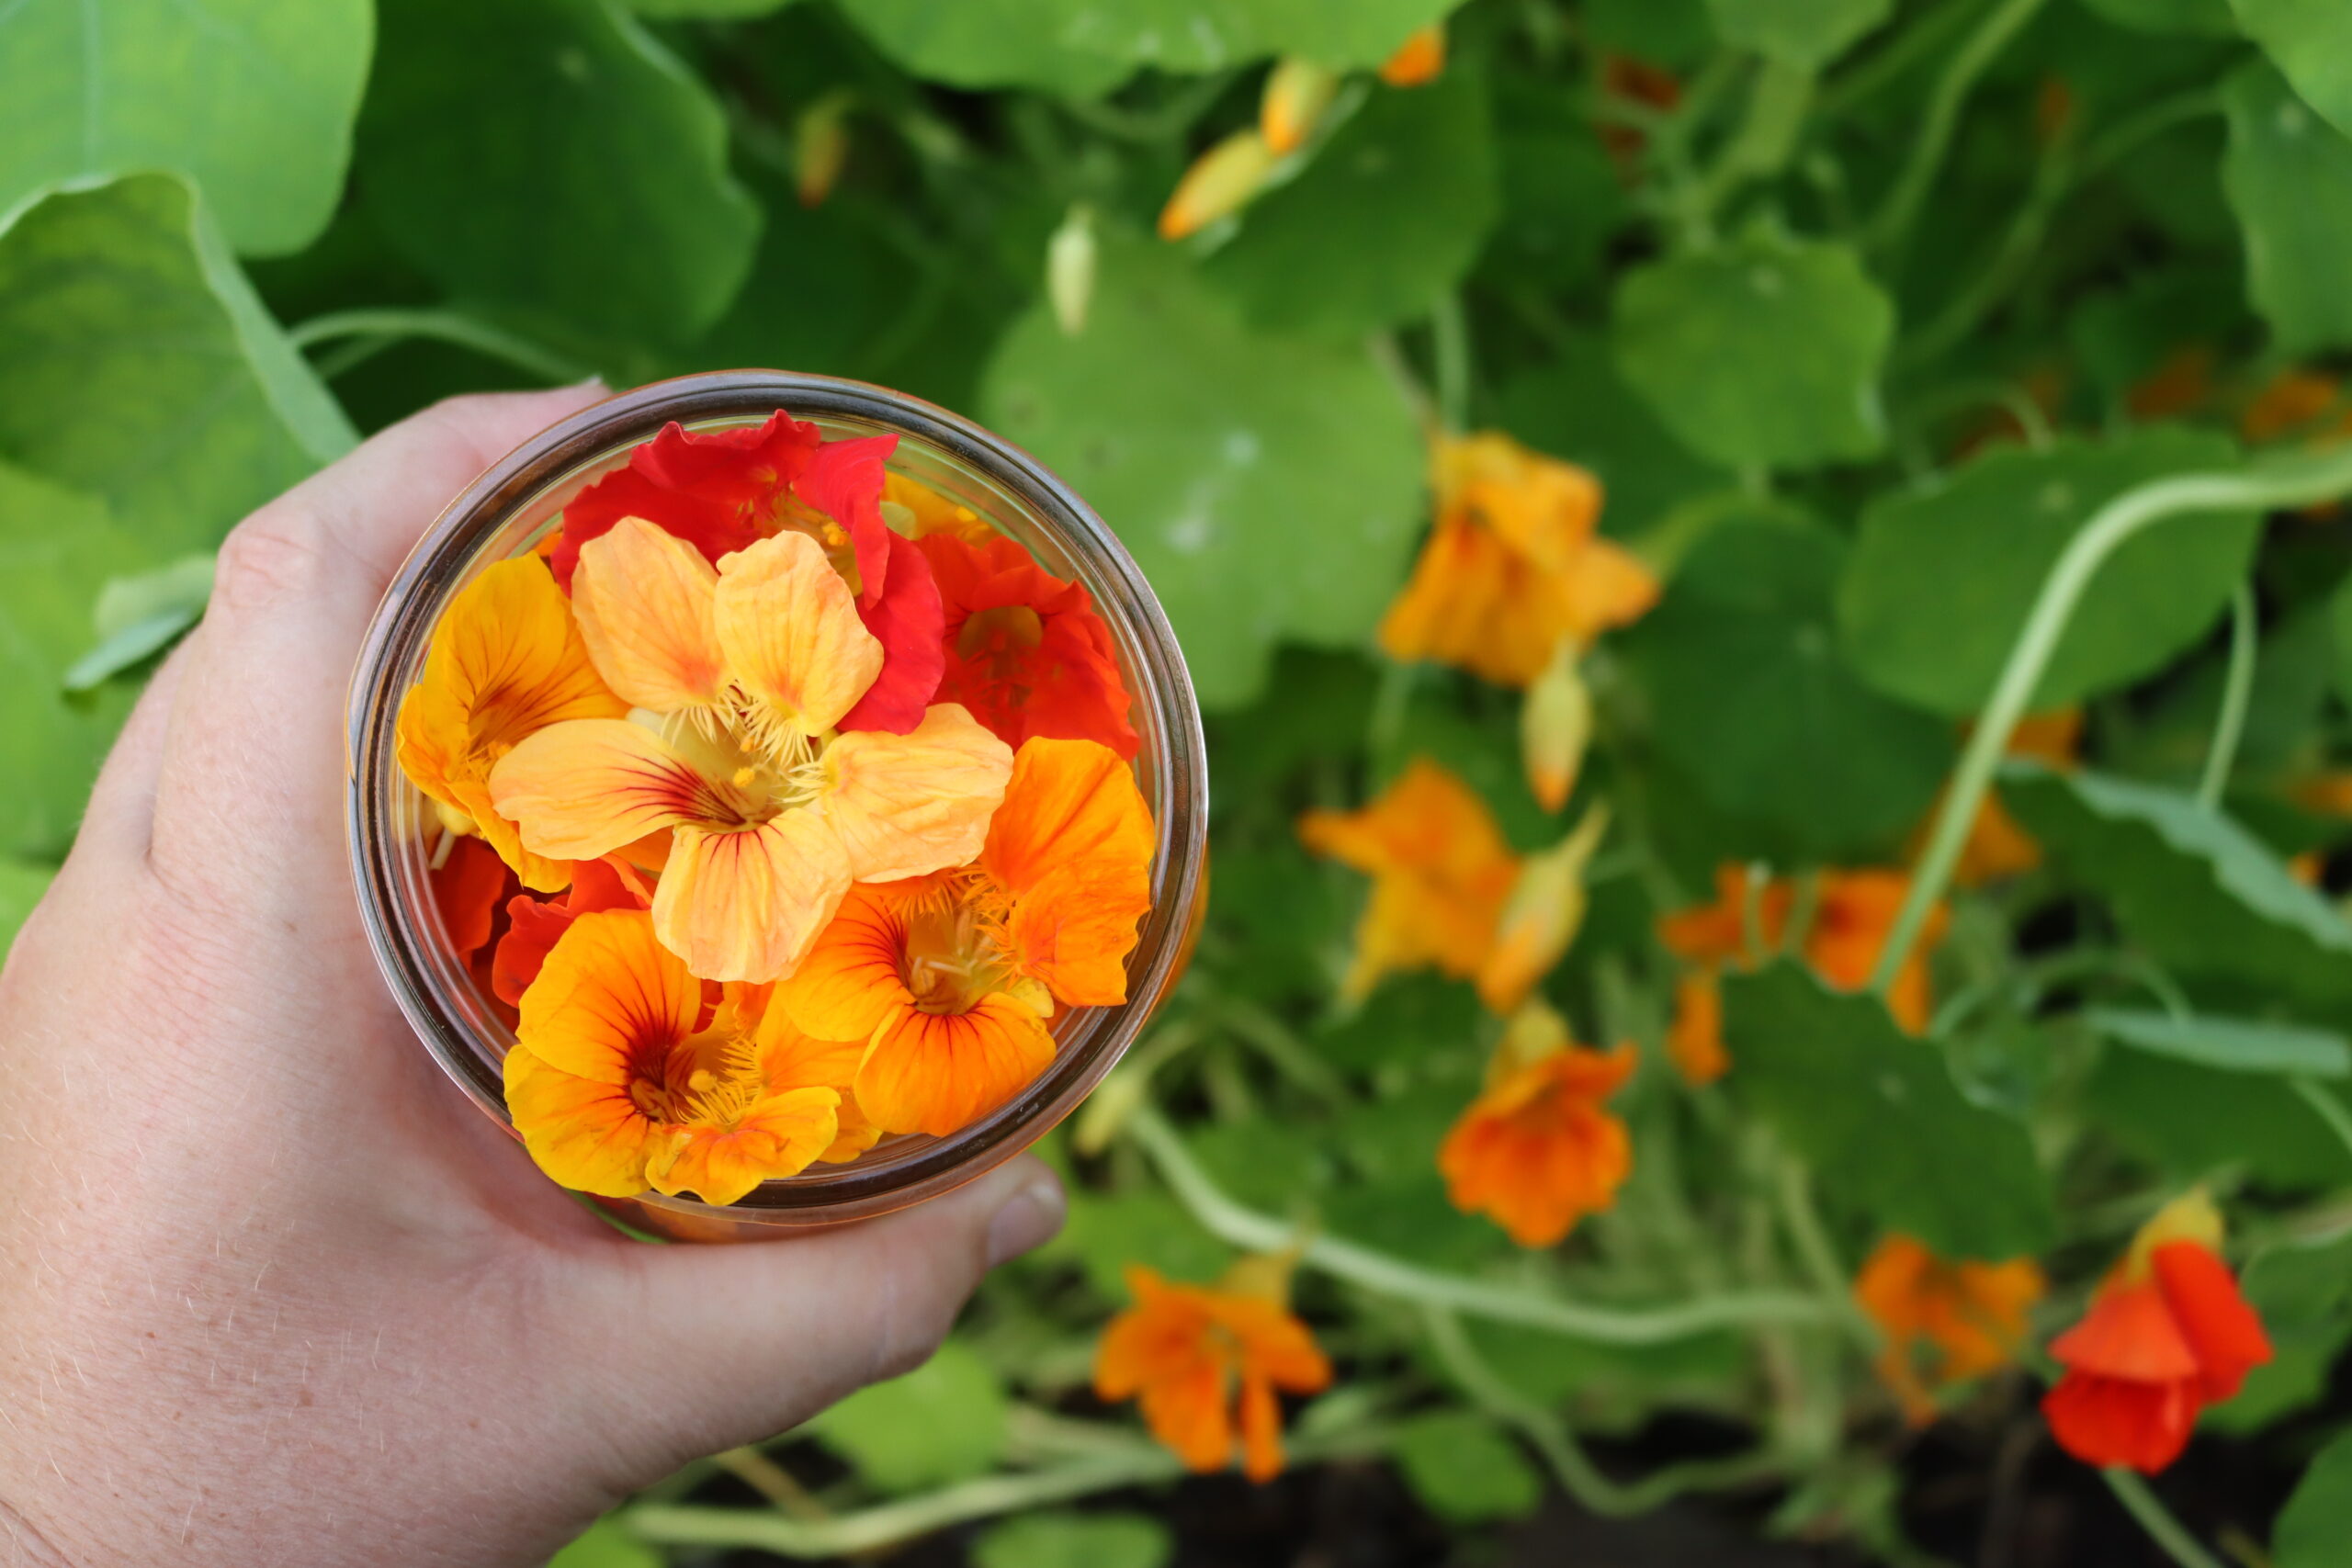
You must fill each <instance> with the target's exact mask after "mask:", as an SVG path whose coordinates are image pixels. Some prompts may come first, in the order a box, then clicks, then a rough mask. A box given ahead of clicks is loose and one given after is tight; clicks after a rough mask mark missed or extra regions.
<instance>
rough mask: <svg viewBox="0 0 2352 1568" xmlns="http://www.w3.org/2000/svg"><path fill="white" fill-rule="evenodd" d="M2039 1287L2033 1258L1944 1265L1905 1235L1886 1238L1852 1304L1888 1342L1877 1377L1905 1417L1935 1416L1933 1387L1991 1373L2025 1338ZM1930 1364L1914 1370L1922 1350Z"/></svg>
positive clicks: (1866, 1266)
mask: <svg viewBox="0 0 2352 1568" xmlns="http://www.w3.org/2000/svg"><path fill="white" fill-rule="evenodd" d="M2044 1289H2045V1285H2044V1281H2043V1280H2042V1277H2041V1269H2039V1268H2037V1267H2036V1266H2035V1265H2034V1263H2033V1261H2032V1259H2030V1258H2011V1259H2009V1260H2008V1261H2007V1262H2004V1263H1973V1262H1965V1261H1963V1262H1957V1263H1948V1262H1946V1261H1944V1260H1943V1259H1942V1258H1938V1257H1937V1256H1936V1255H1935V1254H1933V1253H1931V1252H1929V1251H1928V1249H1927V1247H1924V1246H1922V1245H1921V1244H1920V1243H1919V1242H1918V1241H1917V1240H1915V1239H1914V1238H1912V1237H1910V1236H1907V1235H1889V1236H1887V1237H1886V1239H1885V1240H1883V1241H1882V1242H1880V1243H1879V1245H1878V1247H1877V1248H1876V1250H1874V1251H1872V1252H1871V1255H1870V1257H1869V1258H1868V1259H1866V1260H1865V1261H1864V1262H1863V1264H1862V1267H1861V1271H1860V1273H1859V1274H1857V1275H1856V1276H1855V1279H1854V1299H1855V1301H1857V1302H1858V1303H1860V1305H1861V1308H1862V1310H1863V1311H1864V1312H1865V1313H1867V1314H1870V1318H1871V1322H1873V1323H1875V1324H1877V1325H1878V1326H1879V1331H1880V1333H1882V1334H1883V1335H1884V1336H1885V1337H1886V1348H1885V1349H1884V1350H1883V1351H1882V1352H1881V1354H1880V1356H1879V1375H1880V1376H1881V1377H1883V1378H1884V1379H1885V1380H1886V1384H1887V1386H1888V1387H1889V1388H1890V1389H1892V1390H1894V1395H1895V1397H1896V1399H1897V1400H1899V1401H1900V1402H1901V1404H1902V1405H1903V1413H1904V1416H1905V1418H1906V1419H1908V1420H1910V1421H1911V1422H1913V1423H1914V1424H1915V1425H1917V1424H1924V1423H1925V1422H1927V1421H1929V1420H1931V1419H1933V1418H1934V1416H1935V1413H1936V1403H1935V1399H1934V1397H1933V1395H1932V1393H1930V1388H1931V1386H1933V1387H1949V1386H1951V1385H1952V1384H1954V1383H1962V1382H1969V1381H1970V1380H1971V1379H1973V1378H1980V1377H1983V1376H1984V1375H1985V1373H1987V1372H1991V1371H1998V1370H1999V1369H2000V1368H2002V1367H2004V1366H2007V1364H2008V1363H2009V1362H2010V1361H2012V1360H2014V1359H2016V1358H2017V1353H2018V1347H2019V1346H2021V1345H2023V1344H2024V1343H2025V1340H2026V1332H2027V1324H2026V1314H2027V1313H2028V1312H2030V1310H2031V1309H2032V1306H2033V1303H2036V1302H2038V1301H2040V1300H2041V1295H2042V1292H2043V1290H2044ZM1922 1348H1925V1350H1926V1351H1927V1352H1928V1354H1929V1357H1930V1358H1931V1359H1928V1364H1927V1365H1926V1367H1925V1369H1924V1375H1923V1369H1922V1367H1921V1365H1920V1361H1921V1356H1920V1352H1921V1350H1922Z"/></svg>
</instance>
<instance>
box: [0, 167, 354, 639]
mask: <svg viewBox="0 0 2352 1568" xmlns="http://www.w3.org/2000/svg"><path fill="white" fill-rule="evenodd" d="M0 365H5V366H6V367H7V375H6V378H5V380H0V460H6V461H8V462H12V463H16V464H17V465H19V466H21V467H23V468H28V469H31V470H33V471H34V472H36V473H39V474H40V475H41V476H42V477H44V478H46V479H50V480H51V481H52V482H54V483H57V484H61V485H64V486H67V487H69V488H72V489H74V490H79V491H87V492H90V493H92V494H96V495H98V496H100V497H103V498H104V499H105V501H106V502H107V504H108V506H109V508H110V509H111V511H112V512H113V513H114V515H115V516H116V517H117V518H118V519H120V520H122V523H123V525H124V526H125V527H126V528H135V530H136V532H137V535H138V537H139V540H140V543H141V546H142V547H145V548H142V550H141V553H140V554H138V555H136V556H132V557H128V558H122V559H119V560H117V561H116V562H115V563H114V565H113V567H112V568H111V569H110V570H107V571H106V572H104V573H102V574H101V575H100V576H99V577H98V578H97V579H96V580H95V581H92V582H91V584H90V592H91V593H92V594H95V593H96V589H97V583H98V582H101V581H105V579H106V578H107V577H112V576H117V575H119V574H120V573H122V572H123V571H124V570H139V569H141V568H142V567H145V566H149V565H153V564H157V563H158V562H159V561H160V560H162V559H164V558H169V557H170V556H173V555H177V554H181V553H183V552H187V551H193V550H205V549H209V548H211V547H213V546H214V545H217V544H218V543H220V536H221V535H223V534H224V533H226V532H227V531H228V529H229V525H231V524H232V523H234V522H236V521H237V519H238V518H240V517H242V516H243V515H244V514H245V513H247V512H249V511H251V510H252V509H253V508H254V507H256V506H259V505H260V504H261V503H262V502H265V501H267V500H269V499H271V498H272V497H274V496H276V495H277V494H278V493H279V492H280V491H284V490H286V489H287V488H288V486H290V485H292V484H293V483H294V482H295V481H296V480H297V479H301V478H303V477H304V476H305V475H307V474H309V473H310V472H311V470H312V469H313V468H317V467H318V466H319V465H320V464H321V463H323V462H326V461H328V460H329V459H331V458H333V457H339V456H341V455H342V453H343V452H345V450H347V449H348V448H349V447H350V446H351V445H352V442H353V441H354V439H355V437H354V435H353V433H352V430H351V427H350V425H349V423H347V422H346V421H345V419H344V417H343V413H342V411H341V410H339V409H337V408H336V407H335V405H334V399H332V398H331V397H330V396H328V394H327V391H326V389H325V388H324V387H322V385H320V383H319V380H318V378H317V377H315V376H313V375H312V374H311V370H310V367H308V366H306V365H304V364H303V363H302V361H301V359H300V356H299V355H296V354H295V352H294V351H293V349H292V348H291V347H289V346H288V344H287V342H286V339H285V335H284V334H283V333H280V332H279V331H278V330H277V323H276V322H275V321H271V320H270V318H269V316H268V314H267V312H266V311H265V310H263V309H262V306H261V302H260V301H259V300H258V299H255V298H254V292H253V288H252V287H251V286H250V285H249V284H247V283H246V281H245V279H244V276H243V274H242V273H240V272H239V271H238V270H237V267H236V264H235V263H234V262H233V261H232V260H231V259H230V258H229V255H228V254H227V252H226V250H225V249H223V248H222V246H221V244H220V238H219V236H218V235H217V234H215V233H214V232H213V231H212V229H211V226H210V224H209V222H208V221H207V220H205V218H204V216H203V214H202V212H201V211H200V210H199V209H198V207H197V204H196V199H195V197H194V196H193V195H192V194H191V193H190V191H189V190H188V188H187V186H186V185H185V184H184V183H182V182H181V181H180V180H178V179H177V178H175V177H173V176H170V175H135V176H132V177H130V178H128V179H122V180H118V181H116V182H114V183H113V184H111V185H106V186H97V187H96V188H93V189H88V190H76V191H70V192H61V193H59V194H57V195H54V196H51V197H47V198H45V199H44V200H42V201H40V203H39V204H37V205H35V206H33V207H31V208H28V209H22V210H20V211H19V212H17V214H16V215H15V218H14V220H13V222H11V223H9V224H8V225H7V227H6V229H5V231H0ZM133 455H136V460H133ZM89 604H90V599H89V597H88V596H85V597H84V598H82V599H81V600H80V601H79V602H78V603H77V604H75V605H74V615H75V617H76V618H77V619H78V618H79V617H80V616H81V615H84V614H85V613H86V611H87V606H88V605H89ZM87 633H88V627H87V625H86V623H85V624H83V625H81V626H77V627H76V628H75V632H74V642H73V644H72V645H71V648H70V649H69V656H70V653H71V652H78V651H80V649H81V648H83V647H85V646H86V644H87ZM62 671H63V666H62V664H61V665H60V667H59V673H61V674H62Z"/></svg>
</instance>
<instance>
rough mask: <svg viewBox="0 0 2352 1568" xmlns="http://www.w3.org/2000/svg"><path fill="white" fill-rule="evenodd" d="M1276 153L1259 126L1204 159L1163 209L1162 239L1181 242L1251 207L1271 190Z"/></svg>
mask: <svg viewBox="0 0 2352 1568" xmlns="http://www.w3.org/2000/svg"><path fill="white" fill-rule="evenodd" d="M1273 167H1274V150H1273V149H1272V147H1270V146H1268V145H1267V144H1266V138H1265V135H1264V133H1263V132H1261V130H1259V129H1258V128H1257V127H1256V126H1254V125H1253V126H1251V127H1250V128H1249V129H1248V130H1237V131H1235V132H1234V133H1233V134H1232V135H1230V136H1228V137H1227V138H1226V139H1225V140H1224V141H1220V142H1218V143H1217V144H1216V146H1214V147H1212V148H1210V149H1209V150H1208V151H1207V152H1204V153H1202V154H1201V155H1200V156H1199V157H1197V158H1195V159H1193V166H1192V167H1191V168H1189V169H1186V170H1185V171H1184V177H1183V178H1182V179H1181V180H1178V181H1177V182H1176V189H1175V191H1174V192H1173V193H1172V194H1170V197H1168V205H1167V206H1165V207H1163V208H1161V209H1159V237H1160V238H1161V239H1163V240H1181V239H1182V238H1184V236H1186V235H1187V234H1193V233H1197V232H1199V231H1201V230H1203V229H1205V228H1206V227H1208V226H1209V225H1210V224H1212V223H1214V222H1216V220H1218V219H1220V218H1226V217H1229V216H1231V215H1232V214H1234V213H1236V212H1238V211H1240V210H1241V209H1243V208H1244V207H1246V206H1248V205H1249V204H1250V200H1251V199H1252V198H1253V197H1256V196H1257V194H1258V193H1259V191H1261V190H1262V189H1263V188H1265V184H1266V176H1267V175H1269V174H1271V173H1272V171H1273Z"/></svg>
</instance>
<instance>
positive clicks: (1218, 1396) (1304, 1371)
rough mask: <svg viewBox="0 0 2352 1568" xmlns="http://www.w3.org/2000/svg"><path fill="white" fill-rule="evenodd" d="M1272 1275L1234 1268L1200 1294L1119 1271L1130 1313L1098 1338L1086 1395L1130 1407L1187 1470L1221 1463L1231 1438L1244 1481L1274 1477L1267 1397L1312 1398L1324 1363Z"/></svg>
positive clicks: (1326, 1379) (1323, 1383)
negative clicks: (1139, 1409)
mask: <svg viewBox="0 0 2352 1568" xmlns="http://www.w3.org/2000/svg"><path fill="white" fill-rule="evenodd" d="M1250 1261H1253V1262H1254V1261H1262V1260H1250ZM1282 1272H1283V1271H1282V1270H1281V1269H1279V1268H1275V1269H1264V1268H1259V1269H1252V1268H1250V1267H1249V1264H1248V1263H1244V1264H1242V1265H1237V1266H1236V1269H1235V1270H1234V1273H1233V1274H1232V1275H1230V1276H1228V1277H1227V1281H1226V1282H1225V1283H1224V1284H1223V1285H1221V1286H1218V1287H1207V1286H1201V1285H1185V1284H1174V1283H1170V1281H1168V1280H1164V1279H1162V1278H1161V1277H1160V1276H1159V1274H1157V1273H1155V1272H1154V1271H1153V1270H1151V1269H1147V1268H1145V1267H1143V1266H1142V1265H1141V1264H1130V1265H1128V1267H1127V1271H1126V1273H1127V1289H1128V1291H1129V1292H1132V1293H1133V1294H1134V1296H1135V1305H1133V1306H1131V1307H1129V1308H1128V1309H1127V1310H1126V1311H1125V1312H1123V1313H1121V1314H1119V1315H1118V1316H1116V1317H1114V1318H1113V1319H1112V1320H1111V1323H1110V1326H1109V1327H1107V1328H1105V1329H1104V1330H1103V1341H1102V1344H1101V1345H1100V1346H1099V1347H1098V1348H1096V1351H1095V1356H1094V1392H1095V1394H1096V1396H1097V1397H1099V1398H1101V1399H1103V1400H1123V1399H1137V1400H1140V1401H1141V1403H1142V1405H1143V1418H1144V1421H1145V1423H1146V1425H1148V1426H1149V1427H1150V1428H1151V1431H1152V1436H1154V1437H1156V1438H1159V1440H1160V1441H1161V1442H1163V1443H1165V1444H1167V1445H1168V1447H1169V1448H1170V1449H1171V1450H1174V1452H1175V1454H1176V1457H1177V1458H1179V1459H1181V1460H1182V1461H1184V1464H1185V1467H1186V1468H1187V1469H1190V1470H1194V1471H1201V1472H1207V1471H1215V1470H1222V1469H1224V1468H1225V1467H1226V1466H1227V1465H1228V1464H1231V1463H1232V1462H1233V1450H1234V1442H1235V1438H1236V1435H1237V1431H1238V1437H1239V1439H1240V1446H1241V1469H1242V1472H1243V1473H1244V1474H1246V1475H1248V1476H1249V1477H1250V1479H1251V1480H1252V1481H1267V1480H1271V1479H1272V1478H1273V1477H1274V1476H1276V1475H1278V1474H1280V1473H1281V1472H1282V1468H1283V1446H1282V1421H1283V1416H1282V1405H1281V1403H1280V1401H1279V1400H1278V1399H1277V1397H1276V1393H1275V1391H1276V1390H1283V1391H1286V1392H1288V1393H1319V1392H1321V1391H1322V1390H1323V1389H1326V1388H1328V1387H1329V1386H1330V1383H1331V1363H1330V1361H1329V1359H1327V1358H1326V1357H1325V1356H1324V1354H1323V1352H1322V1351H1321V1350H1320V1349H1319V1348H1317V1346H1316V1343H1315V1337H1314V1335H1313V1334H1312V1333H1310V1332H1309V1331H1308V1330H1307V1327H1306V1325H1305V1324H1304V1323H1301V1322H1300V1321H1299V1320H1298V1319H1297V1318H1296V1317H1295V1316H1293V1315H1292V1314H1291V1311H1290V1307H1289V1304H1288V1302H1287V1300H1286V1299H1285V1297H1284V1295H1283V1289H1282V1286H1281V1284H1280V1282H1279V1281H1280V1277H1281V1274H1282Z"/></svg>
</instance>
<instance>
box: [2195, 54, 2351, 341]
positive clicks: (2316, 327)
mask: <svg viewBox="0 0 2352 1568" xmlns="http://www.w3.org/2000/svg"><path fill="white" fill-rule="evenodd" d="M2222 101H2223V103H2224V105H2225V106H2226V107H2228V109H2229V115H2230V151H2229V155H2228V156H2227V157H2226V158H2225V159H2223V160H2222V186H2223V188H2224V189H2226V190H2227V191H2228V193H2229V197H2230V205H2231V206H2232V207H2233V208H2235V209H2237V215H2238V222H2239V224H2240V226H2242V227H2243V228H2244V229H2245V249H2246V291H2247V293H2248V294H2249V295H2250V296H2251V297H2252V299H2253V300H2254V308H2255V309H2256V310H2257V311H2259V312H2260V313H2261V315H2262V317H2263V319H2264V320H2266V321H2268V322H2269V323H2270V328H2271V331H2272V332H2273V333H2276V334H2277V336H2278V347H2279V348H2280V349H2281V350H2282V351H2283V352H2285V353H2289V354H2306V353H2310V352H2312V350H2315V349H2325V348H2343V347H2346V346H2352V289H2347V288H2345V286H2344V259H2345V257H2346V255H2352V139H2347V138H2346V134H2345V133H2344V132H2343V131H2340V130H2337V129H2336V128H2335V126H2332V125H2330V124H2329V123H2328V122H2327V121H2326V120H2325V119H2324V118H2321V117H2320V116H2319V115H2318V114H2317V113H2316V112H2314V111H2313V110H2312V107H2311V105H2309V104H2307V103H2305V102H2304V101H2303V100H2302V99H2301V98H2300V97H2298V96H2296V95H2295V91H2294V89H2293V88H2291V87H2290V86H2289V85H2287V81H2286V78H2285V77H2283V76H2281V75H2279V74H2278V72H2277V71H2275V70H2273V69H2271V68H2270V67H2269V66H2267V65H2266V64H2263V63H2262V62H2259V61H2256V62H2255V63H2253V64H2251V65H2248V66H2246V67H2245V69H2244V70H2242V71H2239V72H2238V73H2236V74H2234V75H2233V76H2232V77H2231V78H2230V80H2229V83H2228V85H2226V86H2225V87H2224V88H2223V89H2222Z"/></svg>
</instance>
